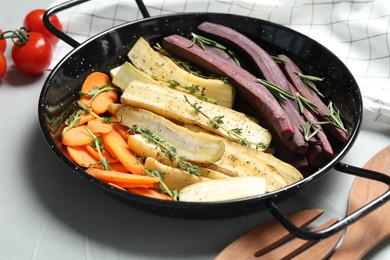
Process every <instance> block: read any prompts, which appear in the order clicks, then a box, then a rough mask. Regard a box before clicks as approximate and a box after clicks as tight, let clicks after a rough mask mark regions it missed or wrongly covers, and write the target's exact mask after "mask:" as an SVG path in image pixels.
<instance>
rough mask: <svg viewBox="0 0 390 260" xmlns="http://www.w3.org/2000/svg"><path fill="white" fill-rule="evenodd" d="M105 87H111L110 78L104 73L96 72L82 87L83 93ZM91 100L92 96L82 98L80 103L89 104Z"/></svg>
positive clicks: (89, 76)
mask: <svg viewBox="0 0 390 260" xmlns="http://www.w3.org/2000/svg"><path fill="white" fill-rule="evenodd" d="M105 85H111V79H110V77H109V76H108V75H107V74H105V73H103V72H98V71H95V72H92V73H91V74H89V75H88V77H87V78H86V79H85V80H84V83H83V85H82V87H81V92H82V93H88V92H89V91H91V90H93V89H97V88H100V87H103V86H105ZM90 98H91V97H90V96H82V97H81V98H80V101H81V102H82V103H84V104H87V103H88V102H89V100H90Z"/></svg>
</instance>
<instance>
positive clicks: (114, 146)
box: [102, 130, 144, 175]
mask: <svg viewBox="0 0 390 260" xmlns="http://www.w3.org/2000/svg"><path fill="white" fill-rule="evenodd" d="M102 139H103V143H104V146H105V147H106V148H108V150H109V151H110V152H112V154H113V155H114V156H115V157H116V158H117V159H118V160H119V161H120V162H121V163H122V164H123V166H124V167H125V168H126V169H127V170H129V171H130V172H131V173H133V174H136V175H143V174H144V172H143V171H144V170H143V169H144V167H143V165H142V164H141V162H140V161H139V160H138V159H137V157H136V156H135V154H134V153H133V152H132V151H131V150H130V148H129V146H128V145H127V143H126V141H125V140H124V139H123V138H122V137H121V136H120V135H119V134H118V132H116V131H115V130H112V131H111V132H109V133H107V134H103V135H102Z"/></svg>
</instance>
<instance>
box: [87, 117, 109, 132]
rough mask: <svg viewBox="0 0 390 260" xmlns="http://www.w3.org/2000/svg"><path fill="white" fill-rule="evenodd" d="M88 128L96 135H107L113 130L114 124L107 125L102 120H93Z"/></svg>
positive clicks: (88, 124) (89, 122)
mask: <svg viewBox="0 0 390 260" xmlns="http://www.w3.org/2000/svg"><path fill="white" fill-rule="evenodd" d="M87 127H88V128H89V130H91V131H92V133H94V134H106V133H109V132H111V131H112V129H113V126H112V124H108V123H105V122H103V121H102V120H100V119H93V120H90V121H88V123H87Z"/></svg>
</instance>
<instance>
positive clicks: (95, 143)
mask: <svg viewBox="0 0 390 260" xmlns="http://www.w3.org/2000/svg"><path fill="white" fill-rule="evenodd" d="M83 127H84V129H85V131H87V132H88V134H89V135H90V136H91V137H92V147H93V148H96V150H97V152H98V154H99V158H100V159H99V162H98V164H101V165H103V167H104V169H106V170H109V171H110V170H111V166H110V164H109V163H108V160H107V157H105V156H103V154H102V150H103V141H102V138H101V137H100V136H96V135H95V134H94V133H92V131H91V130H90V129H89V128H88V127H87V126H86V125H84V126H83ZM91 166H93V165H91Z"/></svg>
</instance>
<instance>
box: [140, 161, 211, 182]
mask: <svg viewBox="0 0 390 260" xmlns="http://www.w3.org/2000/svg"><path fill="white" fill-rule="evenodd" d="M145 168H147V169H151V170H154V171H159V172H160V173H161V174H162V176H163V180H164V183H165V185H167V187H168V188H169V189H170V190H181V189H183V188H184V187H186V186H188V185H190V184H194V183H198V182H207V181H210V179H209V178H206V177H202V176H196V175H193V174H189V173H188V172H186V171H184V170H182V169H178V168H175V167H171V166H168V165H165V164H162V163H161V162H159V161H157V160H156V159H154V158H151V157H148V158H146V160H145Z"/></svg>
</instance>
